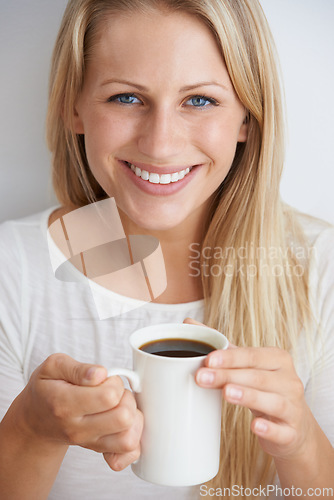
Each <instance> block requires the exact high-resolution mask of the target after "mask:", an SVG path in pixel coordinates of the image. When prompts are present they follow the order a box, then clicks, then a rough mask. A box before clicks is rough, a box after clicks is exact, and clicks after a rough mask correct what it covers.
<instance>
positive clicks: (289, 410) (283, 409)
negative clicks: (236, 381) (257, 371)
mask: <svg viewBox="0 0 334 500" xmlns="http://www.w3.org/2000/svg"><path fill="white" fill-rule="evenodd" d="M223 396H224V399H225V400H226V401H228V402H229V403H232V404H238V405H240V406H244V407H246V408H249V409H250V410H252V411H256V412H259V413H260V414H262V415H268V416H270V417H275V418H276V419H278V420H280V421H282V422H285V423H287V424H289V425H290V424H292V423H293V421H294V419H293V415H294V414H295V408H294V407H293V405H292V403H291V402H290V401H289V400H288V399H287V398H285V397H283V396H281V395H280V394H273V393H268V392H262V391H258V390H256V389H251V388H248V387H241V386H235V385H229V384H228V385H226V386H225V387H224V389H223Z"/></svg>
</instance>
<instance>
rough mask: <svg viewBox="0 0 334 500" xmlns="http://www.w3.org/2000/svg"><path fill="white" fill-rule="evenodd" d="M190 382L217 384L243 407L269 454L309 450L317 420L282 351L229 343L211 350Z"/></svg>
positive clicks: (301, 453) (278, 455)
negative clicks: (225, 348)
mask: <svg viewBox="0 0 334 500" xmlns="http://www.w3.org/2000/svg"><path fill="white" fill-rule="evenodd" d="M186 322H189V323H190V322H192V323H195V321H193V320H188V319H187V320H186ZM196 323H197V322H196ZM196 382H197V383H198V385H200V386H201V387H206V388H213V389H218V388H219V389H222V390H223V397H224V398H225V400H226V401H228V402H229V403H231V404H238V405H241V406H245V407H246V408H249V409H250V410H251V411H252V413H253V414H254V417H255V418H254V420H253V421H252V424H251V429H252V431H253V432H254V433H255V434H256V435H257V436H258V438H259V441H260V444H261V446H262V448H263V450H264V451H265V452H266V453H268V454H270V455H272V456H273V457H274V458H278V459H284V460H285V459H294V458H297V457H298V458H300V457H302V456H305V454H307V453H310V452H311V450H312V442H313V433H312V430H313V429H315V428H316V427H317V424H316V421H315V419H314V417H313V415H312V413H311V411H310V409H309V407H308V405H307V403H306V401H305V398H304V387H303V384H302V381H301V380H300V378H299V377H298V375H297V373H296V371H295V368H294V364H293V361H292V357H291V356H290V354H289V353H288V352H287V351H284V350H283V349H279V348H275V347H259V348H256V347H237V348H236V347H235V346H230V347H229V348H228V349H227V350H217V351H213V352H212V353H210V354H209V355H208V356H207V357H206V359H205V367H203V368H201V369H199V370H198V371H197V373H196ZM314 424H315V425H314Z"/></svg>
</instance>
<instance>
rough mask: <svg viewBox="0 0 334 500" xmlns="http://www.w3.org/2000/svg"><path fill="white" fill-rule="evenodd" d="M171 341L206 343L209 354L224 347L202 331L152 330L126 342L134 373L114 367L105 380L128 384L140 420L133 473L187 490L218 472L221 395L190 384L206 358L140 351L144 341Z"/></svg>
mask: <svg viewBox="0 0 334 500" xmlns="http://www.w3.org/2000/svg"><path fill="white" fill-rule="evenodd" d="M173 338H180V339H190V340H197V341H201V342H205V343H208V344H210V345H211V346H212V347H213V348H214V349H226V348H227V347H228V340H227V339H226V337H224V335H222V334H221V333H219V332H218V331H216V330H213V329H211V328H209V327H206V326H200V325H193V324H185V323H180V324H177V323H175V324H174V323H170V324H160V325H159V324H158V325H151V326H148V327H145V328H141V329H140V330H137V331H135V332H134V333H133V334H132V335H131V337H130V344H131V347H132V352H133V368H134V369H133V371H132V370H127V369H124V368H113V369H111V370H109V372H108V376H112V375H124V376H126V377H127V378H128V379H129V381H130V384H131V387H132V389H133V391H134V392H135V393H136V394H135V397H136V401H137V405H138V408H139V409H140V410H141V411H142V412H143V415H144V430H143V435H142V440H141V455H140V458H139V460H137V462H135V463H133V464H132V466H131V467H132V470H133V472H134V473H135V474H136V475H137V476H138V477H140V478H141V479H144V480H145V481H149V482H151V483H155V484H159V485H164V486H191V485H196V484H201V483H204V482H206V481H208V480H210V479H212V478H213V477H215V476H216V475H217V473H218V468H219V456H220V429H221V404H222V391H221V390H220V389H204V388H202V387H199V386H198V385H197V384H196V382H195V373H196V371H197V370H198V368H200V367H201V366H202V365H203V361H204V359H205V356H197V357H187V358H179V357H165V356H159V355H155V354H149V353H147V352H144V351H142V350H140V347H142V346H143V345H144V344H146V343H147V342H151V341H154V340H160V339H173Z"/></svg>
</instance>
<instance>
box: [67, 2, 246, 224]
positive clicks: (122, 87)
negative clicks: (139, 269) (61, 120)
mask: <svg viewBox="0 0 334 500" xmlns="http://www.w3.org/2000/svg"><path fill="white" fill-rule="evenodd" d="M74 114H75V116H74V123H75V132H76V133H79V134H84V135H85V146H86V153H87V158H88V162H89V165H90V168H91V170H92V172H93V174H94V176H95V177H96V179H97V181H98V182H99V184H100V185H101V186H102V187H103V189H104V190H105V191H106V192H107V193H108V195H109V196H111V197H114V198H115V200H116V203H117V205H118V207H119V208H120V209H121V210H122V211H123V212H125V214H127V216H128V217H129V218H130V219H131V220H132V221H133V222H134V223H135V224H136V225H137V226H139V227H141V228H146V229H148V230H166V229H170V228H172V227H175V226H177V225H179V224H181V223H182V222H187V220H188V221H190V218H192V220H196V219H197V218H198V220H199V219H200V218H201V217H202V216H203V214H204V212H205V211H206V209H207V208H206V207H207V205H208V203H207V202H208V201H210V197H211V196H212V195H213V193H214V192H215V191H216V189H217V188H218V187H219V185H220V184H221V182H222V181H223V180H224V179H225V177H226V175H227V173H228V171H229V169H230V166H231V164H232V161H233V158H234V155H235V150H236V146H237V142H242V141H245V140H246V138H247V125H245V124H244V119H245V109H244V107H243V105H242V104H241V102H240V101H239V100H238V98H237V96H236V93H235V91H234V89H233V87H232V84H231V81H230V78H229V75H228V72H227V69H226V67H225V64H224V62H223V59H222V57H221V55H220V52H219V50H218V47H217V45H216V43H215V40H214V37H213V35H212V34H211V32H210V31H209V29H208V28H207V27H206V26H205V25H204V24H202V23H201V22H200V21H199V20H198V19H196V18H195V17H193V16H190V15H188V14H183V13H172V14H166V13H162V12H160V11H153V12H152V13H151V14H149V15H144V14H139V13H133V14H128V15H126V16H121V15H118V16H115V17H110V18H109V19H108V21H107V22H106V24H104V25H103V27H102V29H101V36H100V38H99V41H98V43H97V44H96V45H95V46H94V47H93V52H92V55H91V57H90V59H89V62H88V64H87V69H86V74H85V82H84V87H83V91H82V93H81V94H80V96H79V98H78V100H77V103H76V107H75V112H74ZM131 166H132V167H131Z"/></svg>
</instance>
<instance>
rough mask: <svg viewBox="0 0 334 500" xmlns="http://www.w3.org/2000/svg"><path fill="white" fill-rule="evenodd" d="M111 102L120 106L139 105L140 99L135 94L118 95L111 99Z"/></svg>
mask: <svg viewBox="0 0 334 500" xmlns="http://www.w3.org/2000/svg"><path fill="white" fill-rule="evenodd" d="M108 101H109V102H118V103H120V104H137V103H138V102H140V101H139V99H138V98H137V97H135V96H134V95H133V94H117V95H114V96H111V97H109V99H108Z"/></svg>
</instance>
